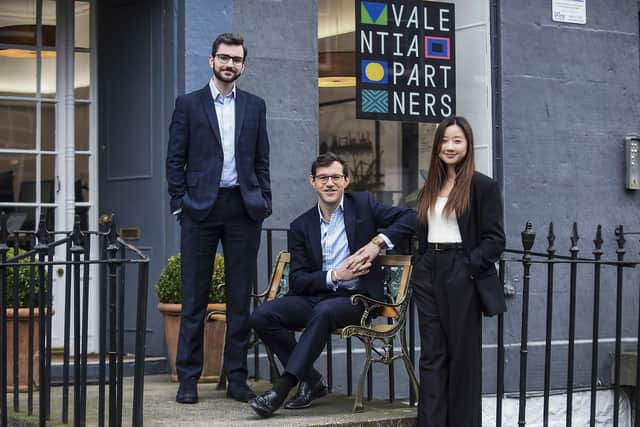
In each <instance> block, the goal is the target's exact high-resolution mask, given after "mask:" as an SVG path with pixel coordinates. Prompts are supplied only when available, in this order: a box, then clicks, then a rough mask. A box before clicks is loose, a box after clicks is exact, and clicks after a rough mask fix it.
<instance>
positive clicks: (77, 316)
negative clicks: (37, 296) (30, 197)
mask: <svg viewBox="0 0 640 427" xmlns="http://www.w3.org/2000/svg"><path fill="white" fill-rule="evenodd" d="M71 242H72V245H71V255H72V257H73V420H74V423H81V422H82V409H83V408H82V391H81V388H82V387H83V384H82V382H81V375H82V374H81V365H82V363H81V358H82V354H81V350H80V344H81V341H82V339H81V337H82V325H81V307H82V295H81V292H80V255H81V254H82V253H84V248H83V247H82V236H81V235H80V219H79V217H77V216H76V218H75V221H74V224H73V231H72V232H71Z"/></svg>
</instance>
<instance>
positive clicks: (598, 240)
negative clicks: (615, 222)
mask: <svg viewBox="0 0 640 427" xmlns="http://www.w3.org/2000/svg"><path fill="white" fill-rule="evenodd" d="M603 243H604V240H602V225H600V224H598V228H597V230H596V238H595V239H594V240H593V244H594V245H595V246H596V250H597V251H600V250H601V249H602V244H603Z"/></svg>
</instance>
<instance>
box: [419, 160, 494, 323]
mask: <svg viewBox="0 0 640 427" xmlns="http://www.w3.org/2000/svg"><path fill="white" fill-rule="evenodd" d="M458 227H459V228H460V235H461V236H462V243H463V245H464V249H465V252H466V254H467V267H468V269H469V274H470V276H471V277H472V278H473V280H474V282H475V285H476V290H477V292H478V295H479V297H480V301H481V304H482V311H483V313H484V314H485V315H487V316H492V315H494V314H499V313H504V312H505V311H507V306H506V303H505V300H504V291H503V287H502V284H501V283H500V280H499V279H498V275H497V271H496V267H495V264H494V263H495V262H496V261H497V260H498V259H499V258H500V255H501V254H502V251H504V246H505V237H504V227H503V225H502V199H501V197H500V190H499V188H498V184H497V183H496V182H495V181H494V180H492V179H491V178H489V177H488V176H486V175H483V174H481V173H479V172H476V173H475V174H474V175H473V178H472V179H471V194H470V199H469V208H468V209H467V210H466V211H465V212H464V213H463V214H462V216H460V218H458ZM428 231H429V230H428V224H419V225H418V243H419V246H418V252H419V254H424V252H425V250H426V243H427V235H428V234H427V233H428Z"/></svg>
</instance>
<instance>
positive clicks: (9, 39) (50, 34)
mask: <svg viewBox="0 0 640 427" xmlns="http://www.w3.org/2000/svg"><path fill="white" fill-rule="evenodd" d="M36 39H37V34H36V26H35V25H9V26H6V27H0V44H5V45H27V46H30V47H34V48H35V46H36ZM42 45H43V46H52V47H53V46H55V45H56V27H55V25H43V26H42ZM41 53H42V57H43V58H55V56H56V52H55V51H53V50H43V51H41ZM0 56H4V57H6V58H17V59H31V58H35V56H36V51H35V49H20V48H17V47H11V48H6V49H2V48H0Z"/></svg>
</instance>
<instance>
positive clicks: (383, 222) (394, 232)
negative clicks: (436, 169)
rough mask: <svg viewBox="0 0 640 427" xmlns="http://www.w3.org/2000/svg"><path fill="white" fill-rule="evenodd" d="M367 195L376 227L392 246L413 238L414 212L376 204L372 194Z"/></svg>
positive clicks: (414, 228)
mask: <svg viewBox="0 0 640 427" xmlns="http://www.w3.org/2000/svg"><path fill="white" fill-rule="evenodd" d="M367 194H368V198H369V200H368V202H369V207H370V209H371V212H373V215H374V218H375V221H376V225H377V226H378V228H382V229H384V230H383V233H384V234H385V236H387V237H388V238H389V240H391V242H392V243H393V244H394V245H397V244H399V243H400V242H401V241H402V240H405V239H410V238H411V236H413V234H414V233H415V231H416V212H415V211H414V210H413V209H409V208H401V207H398V206H390V205H385V204H383V203H380V202H378V200H377V199H376V198H375V196H374V195H373V194H371V193H367Z"/></svg>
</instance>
